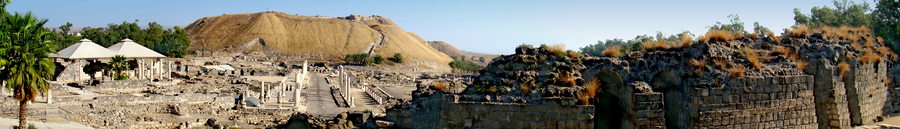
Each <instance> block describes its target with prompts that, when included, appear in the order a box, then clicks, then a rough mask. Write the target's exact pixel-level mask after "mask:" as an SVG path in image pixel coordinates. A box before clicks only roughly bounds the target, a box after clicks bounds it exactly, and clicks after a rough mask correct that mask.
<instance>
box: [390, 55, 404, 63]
mask: <svg viewBox="0 0 900 129" xmlns="http://www.w3.org/2000/svg"><path fill="white" fill-rule="evenodd" d="M391 61H394V62H397V63H403V55H400V53H394V58H391Z"/></svg>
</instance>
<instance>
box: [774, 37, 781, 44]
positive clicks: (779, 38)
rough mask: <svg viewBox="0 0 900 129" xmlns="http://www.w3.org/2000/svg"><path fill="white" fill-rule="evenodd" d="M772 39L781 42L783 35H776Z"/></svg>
mask: <svg viewBox="0 0 900 129" xmlns="http://www.w3.org/2000/svg"><path fill="white" fill-rule="evenodd" d="M772 41H773V42H775V43H781V36H775V38H773V39H772Z"/></svg>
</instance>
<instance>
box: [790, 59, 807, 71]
mask: <svg viewBox="0 0 900 129" xmlns="http://www.w3.org/2000/svg"><path fill="white" fill-rule="evenodd" d="M793 61H794V64H797V69H799V70H800V71H803V69H804V68H806V66H807V65H809V63H807V62H806V61H803V60H800V59H797V60H793Z"/></svg>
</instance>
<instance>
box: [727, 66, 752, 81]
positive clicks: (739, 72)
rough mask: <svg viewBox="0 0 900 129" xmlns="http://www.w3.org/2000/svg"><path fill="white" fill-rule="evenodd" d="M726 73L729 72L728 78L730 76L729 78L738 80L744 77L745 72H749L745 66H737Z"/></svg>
mask: <svg viewBox="0 0 900 129" xmlns="http://www.w3.org/2000/svg"><path fill="white" fill-rule="evenodd" d="M726 71H728V76H729V77H731V78H738V77H741V76H743V75H744V71H747V69H746V68H744V66H740V65H737V66H735V67H732V68H729V69H728V70H726Z"/></svg>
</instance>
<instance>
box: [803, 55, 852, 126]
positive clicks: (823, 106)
mask: <svg viewBox="0 0 900 129" xmlns="http://www.w3.org/2000/svg"><path fill="white" fill-rule="evenodd" d="M833 64H834V62H831V61H829V60H818V61H814V62H812V63H811V64H810V65H809V66H807V67H806V71H807V72H806V73H807V74H811V75H812V76H813V77H814V78H815V79H814V80H815V81H813V87H814V96H815V104H816V117H817V121H818V123H819V127H820V128H850V109H849V108H848V102H847V89H846V88H845V85H844V79H843V77H841V76H840V70H839V69H838V67H837V66H836V65H833Z"/></svg>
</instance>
